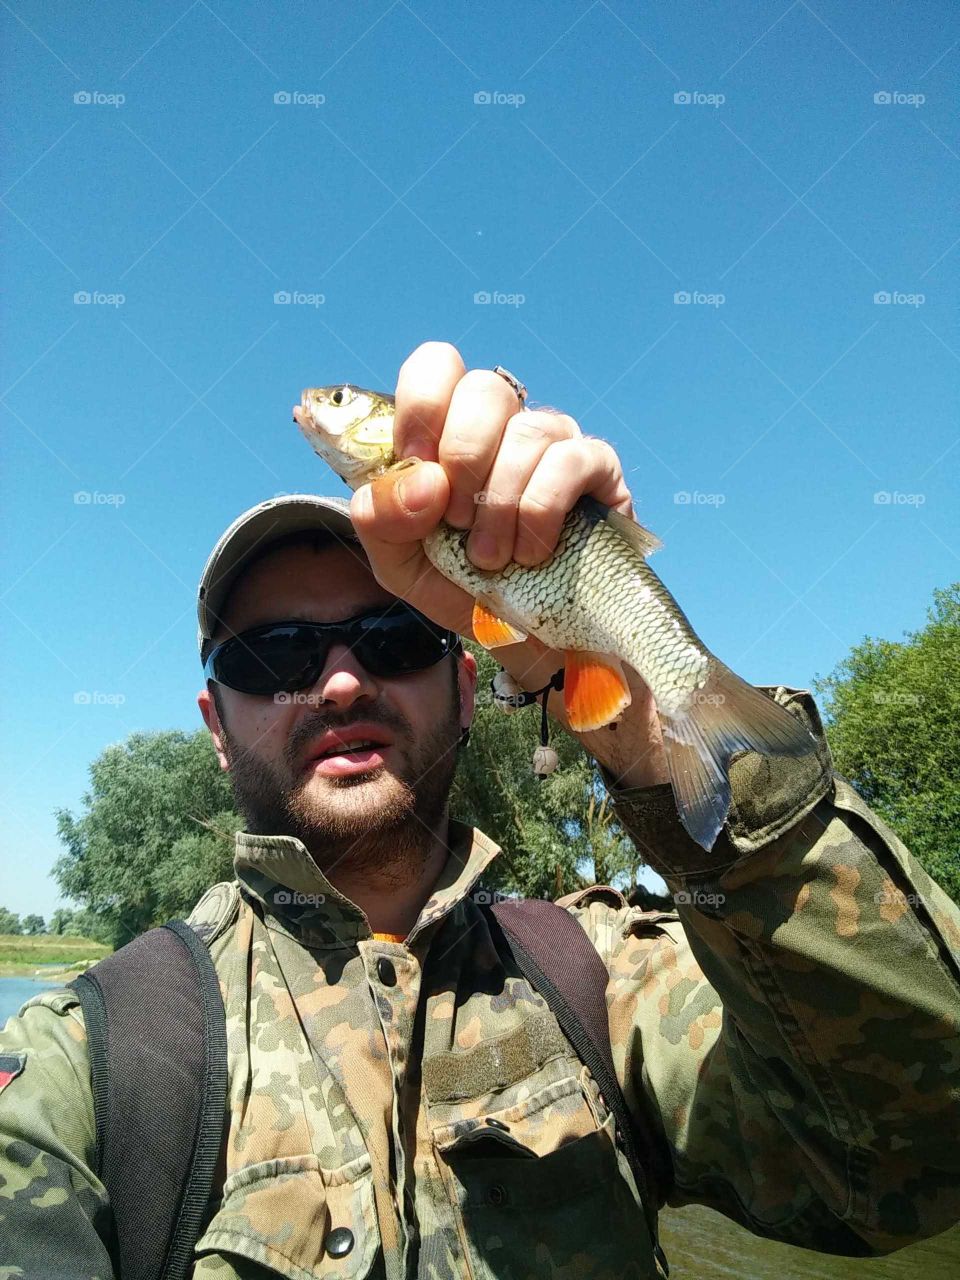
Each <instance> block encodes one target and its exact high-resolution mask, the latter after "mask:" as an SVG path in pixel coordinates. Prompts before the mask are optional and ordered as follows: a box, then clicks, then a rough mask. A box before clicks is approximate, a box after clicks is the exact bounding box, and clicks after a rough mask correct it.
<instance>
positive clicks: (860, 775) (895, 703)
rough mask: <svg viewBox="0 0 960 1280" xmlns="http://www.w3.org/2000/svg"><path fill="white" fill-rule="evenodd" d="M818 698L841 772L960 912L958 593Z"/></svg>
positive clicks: (846, 668) (861, 651) (860, 660)
mask: <svg viewBox="0 0 960 1280" xmlns="http://www.w3.org/2000/svg"><path fill="white" fill-rule="evenodd" d="M815 688H816V690H817V692H818V693H819V694H821V695H822V697H823V703H822V705H823V710H824V712H825V715H826V719H827V737H828V740H829V742H830V747H831V749H832V751H833V756H834V762H835V765H836V768H837V771H838V772H839V773H840V774H842V775H843V776H844V777H846V778H849V779H850V781H851V782H852V783H853V785H854V786H855V787H856V788H857V790H858V791H859V792H860V794H861V795H862V796H863V798H864V800H865V801H866V802H867V804H869V805H870V807H871V808H872V809H874V810H875V811H876V812H877V813H878V814H879V815H880V816H881V817H882V818H883V819H884V821H885V822H887V823H888V824H889V825H890V826H891V827H893V829H894V830H895V831H896V832H897V834H898V835H899V836H900V838H901V839H902V840H903V842H904V843H905V844H906V845H907V847H908V848H909V849H910V851H911V852H912V853H913V854H914V855H915V856H916V857H917V858H918V859H919V861H920V862H921V863H922V864H923V866H924V868H925V869H926V871H927V872H928V873H929V874H930V875H931V876H932V877H933V878H934V879H935V880H936V881H938V882H939V883H940V884H941V885H942V886H943V888H944V889H946V891H947V892H948V893H949V894H950V895H951V896H952V897H953V898H954V899H955V900H956V901H958V902H960V583H954V584H953V585H952V586H951V587H949V588H946V589H944V590H938V591H935V592H934V603H933V605H932V607H931V608H930V610H929V611H928V620H927V623H926V626H924V627H923V628H922V629H921V630H919V631H916V632H914V633H912V634H908V635H907V636H906V638H905V639H904V640H902V641H892V640H873V639H869V638H867V639H864V641H863V643H862V644H859V645H857V646H856V647H855V648H854V649H853V650H852V651H851V653H850V655H849V656H848V657H847V658H846V659H844V661H843V662H841V663H840V665H839V666H838V667H837V669H836V670H835V671H834V672H833V673H832V674H831V675H829V676H827V677H826V679H823V680H818V681H817V682H816V684H815Z"/></svg>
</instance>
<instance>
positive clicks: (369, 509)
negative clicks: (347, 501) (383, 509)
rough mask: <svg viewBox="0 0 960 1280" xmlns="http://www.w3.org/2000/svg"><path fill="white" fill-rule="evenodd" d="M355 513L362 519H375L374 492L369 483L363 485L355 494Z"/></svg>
mask: <svg viewBox="0 0 960 1280" xmlns="http://www.w3.org/2000/svg"><path fill="white" fill-rule="evenodd" d="M353 501H354V504H355V505H354V509H353V510H354V515H356V516H357V517H359V519H361V520H372V519H373V493H372V492H371V490H370V486H369V485H368V484H365V485H363V486H362V487H361V488H359V489H358V490H357V492H356V493H355V494H354V498H353Z"/></svg>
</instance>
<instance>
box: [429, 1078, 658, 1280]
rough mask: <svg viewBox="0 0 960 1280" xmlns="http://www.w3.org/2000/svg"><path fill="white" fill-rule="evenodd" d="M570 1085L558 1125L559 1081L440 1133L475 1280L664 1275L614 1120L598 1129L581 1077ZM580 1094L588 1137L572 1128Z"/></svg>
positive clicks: (630, 1279)
mask: <svg viewBox="0 0 960 1280" xmlns="http://www.w3.org/2000/svg"><path fill="white" fill-rule="evenodd" d="M558 1083H559V1082H558ZM564 1084H566V1085H567V1087H568V1094H569V1096H568V1097H567V1099H566V1103H567V1105H566V1107H565V1108H562V1109H561V1114H565V1115H566V1123H565V1124H564V1125H562V1126H560V1127H555V1126H554V1127H552V1126H551V1121H550V1118H549V1111H550V1108H554V1109H555V1108H556V1104H557V1102H558V1101H559V1099H558V1098H557V1097H556V1096H555V1094H556V1089H557V1086H556V1085H555V1086H554V1087H553V1088H552V1089H551V1090H549V1091H541V1092H540V1093H539V1094H534V1095H532V1096H530V1097H528V1099H527V1100H526V1102H525V1103H521V1104H519V1105H514V1106H512V1107H507V1108H504V1109H502V1110H500V1111H496V1110H492V1111H491V1110H488V1111H486V1112H485V1114H483V1115H476V1114H473V1115H471V1116H470V1117H469V1119H468V1120H465V1121H463V1122H460V1123H459V1124H458V1123H456V1122H454V1123H452V1124H451V1123H448V1124H446V1125H443V1126H441V1127H440V1128H438V1129H435V1130H434V1141H435V1145H436V1148H437V1156H438V1160H439V1164H440V1168H441V1174H442V1176H443V1179H444V1182H445V1184H446V1187H447V1192H448V1196H449V1198H450V1200H451V1201H452V1203H453V1207H454V1212H455V1214H456V1216H457V1225H458V1228H459V1234H460V1240H461V1246H462V1248H463V1249H464V1252H465V1254H466V1256H467V1258H468V1259H469V1261H470V1265H471V1271H472V1274H473V1275H474V1277H476V1280H481V1278H482V1280H487V1278H488V1277H489V1278H492V1277H497V1280H541V1277H543V1276H545V1275H549V1276H551V1277H554V1280H560V1278H561V1277H567V1276H569V1277H574V1276H575V1277H577V1278H578V1280H588V1278H589V1280H608V1278H609V1280H649V1278H651V1277H655V1276H656V1275H657V1270H656V1266H655V1263H654V1261H653V1251H652V1247H651V1243H650V1237H649V1233H648V1230H647V1224H646V1220H645V1218H644V1215H643V1212H642V1210H641V1208H640V1206H639V1205H638V1204H637V1202H636V1200H635V1199H634V1196H633V1193H632V1191H631V1189H630V1187H629V1185H628V1184H627V1182H626V1181H625V1180H624V1178H623V1177H622V1175H621V1167H620V1161H619V1159H618V1155H617V1151H616V1147H615V1144H614V1122H613V1117H612V1115H608V1116H607V1117H606V1119H605V1120H604V1122H603V1123H602V1124H601V1125H600V1126H599V1127H597V1126H596V1124H595V1122H594V1121H593V1120H592V1111H591V1109H590V1108H589V1107H588V1106H587V1103H586V1099H585V1097H584V1094H583V1093H582V1092H581V1090H580V1085H579V1083H578V1081H577V1080H576V1079H573V1078H570V1079H569V1081H567V1082H564ZM574 1090H575V1091H576V1094H577V1095H579V1101H580V1103H581V1104H582V1108H583V1112H582V1113H581V1114H585V1115H586V1116H587V1117H590V1118H591V1119H590V1123H589V1124H588V1125H586V1126H585V1127H586V1130H587V1131H586V1132H582V1133H581V1136H574V1133H575V1129H571V1127H570V1123H569V1121H570V1119H571V1118H572V1111H571V1108H572V1107H573V1105H574V1103H575V1097H574V1095H573V1091H574ZM544 1092H547V1093H548V1095H549V1096H548V1099H545V1098H544V1096H543V1094H544ZM545 1109H546V1114H544V1113H545ZM577 1127H579V1126H577Z"/></svg>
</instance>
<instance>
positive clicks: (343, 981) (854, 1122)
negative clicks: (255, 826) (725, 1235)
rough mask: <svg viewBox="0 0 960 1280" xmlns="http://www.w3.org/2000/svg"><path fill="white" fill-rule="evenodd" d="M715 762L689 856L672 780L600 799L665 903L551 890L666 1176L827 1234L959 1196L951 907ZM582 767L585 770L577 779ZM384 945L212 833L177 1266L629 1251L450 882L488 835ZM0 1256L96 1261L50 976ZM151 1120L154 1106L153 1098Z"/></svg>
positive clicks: (474, 1267) (742, 1212)
mask: <svg viewBox="0 0 960 1280" xmlns="http://www.w3.org/2000/svg"><path fill="white" fill-rule="evenodd" d="M772 692H775V694H776V696H777V697H778V699H779V700H780V701H781V702H783V703H784V704H785V705H787V706H789V707H790V708H791V709H792V710H793V711H794V713H795V714H798V715H801V716H803V717H805V718H806V719H807V720H808V722H809V723H810V724H811V726H812V727H813V729H814V731H815V732H816V734H817V736H818V739H819V743H820V745H819V749H818V753H817V755H816V756H815V757H809V758H807V759H805V760H800V761H796V760H785V759H765V758H761V757H758V756H755V755H746V756H743V757H741V758H740V759H739V760H738V761H736V762H735V763H734V765H733V766H732V786H733V794H734V805H733V807H732V810H731V814H730V819H729V821H728V823H727V826H726V827H725V829H724V831H723V832H722V833H721V836H720V837H719V839H718V841H717V844H716V845H715V847H714V849H713V850H712V851H711V852H710V853H705V852H704V851H703V850H702V849H701V848H700V847H699V846H698V845H695V844H693V843H692V842H691V841H690V839H689V838H688V837H687V836H686V834H685V832H684V831H683V829H682V828H681V827H680V825H679V823H678V821H677V817H676V811H675V809H674V807H673V801H672V797H671V795H670V790H669V787H656V788H652V789H649V790H622V791H617V789H616V788H614V787H611V789H612V791H613V793H614V800H615V805H616V811H617V814H618V816H619V818H620V819H621V820H622V822H623V824H624V826H625V828H626V829H627V830H628V831H629V833H630V834H631V836H632V837H633V839H634V841H635V842H636V843H637V845H638V847H639V848H640V849H641V850H642V851H643V852H644V853H645V855H646V856H647V858H648V860H649V862H650V864H651V865H652V866H654V867H655V868H657V869H658V870H659V871H660V872H661V873H662V874H663V875H664V876H665V877H666V878H667V880H668V882H669V884H670V887H671V889H672V891H673V893H674V895H675V901H676V904H677V909H676V913H672V912H670V913H667V912H660V913H647V914H645V913H643V912H641V911H639V910H637V909H634V908H631V907H628V906H627V905H626V903H625V902H624V900H623V899H622V897H621V896H620V895H619V894H618V893H617V892H615V891H613V890H611V889H608V888H602V887H599V888H593V889H587V890H585V891H584V892H581V893H578V894H575V895H572V896H570V897H568V898H566V899H565V900H564V905H565V906H566V907H567V908H568V909H569V910H570V911H572V912H575V913H576V914H577V916H578V917H579V919H580V921H581V922H582V924H583V925H584V926H585V927H586V929H587V930H588V932H589V933H590V935H591V937H592V938H593V940H594V942H595V944H596V946H597V948H598V949H599V951H600V953H601V955H602V956H603V958H604V960H605V963H606V965H607V967H608V970H609V974H610V980H609V987H608V991H607V1000H608V1007H609V1018H610V1028H611V1034H612V1042H613V1047H614V1058H615V1062H616V1066H617V1070H618V1073H619V1076H620V1079H621V1082H622V1086H623V1090H624V1093H625V1095H626V1097H627V1100H628V1103H629V1104H630V1105H631V1106H632V1107H639V1106H641V1105H643V1104H644V1103H645V1105H647V1106H648V1107H649V1108H650V1109H651V1111H652V1113H653V1114H654V1116H655V1117H657V1118H658V1121H659V1123H660V1124H661V1125H662V1128H663V1131H664V1134H665V1137H666V1140H667V1142H668V1144H669V1147H670V1150H671V1152H672V1156H673V1162H674V1171H675V1177H676V1182H675V1190H674V1192H673V1194H672V1197H671V1202H672V1203H675V1204H685V1203H691V1202H696V1203H700V1204H707V1205H710V1206H713V1207H714V1208H716V1209H719V1210H721V1211H722V1212H724V1213H726V1214H727V1215H729V1216H730V1217H732V1218H734V1219H735V1220H737V1221H738V1222H740V1223H743V1224H744V1225H746V1226H747V1227H749V1228H750V1229H751V1230H753V1231H755V1232H758V1233H760V1234H762V1235H765V1236H769V1237H771V1238H775V1239H778V1240H784V1241H788V1242H792V1243H794V1244H799V1245H803V1246H806V1247H809V1248H813V1249H819V1250H824V1251H829V1252H835V1253H848V1254H863V1253H871V1252H883V1251H888V1250H891V1249H896V1248H897V1247H899V1246H902V1245H904V1244H907V1243H910V1242H911V1241H914V1240H916V1239H918V1238H920V1237H922V1236H924V1235H929V1234H933V1233H935V1232H938V1231H941V1230H943V1229H945V1228H946V1227H948V1226H950V1225H951V1224H953V1223H954V1222H955V1221H956V1220H957V1219H958V1218H960V1144H958V1142H957V1134H958V1132H960V1036H958V1022H960V985H958V968H957V966H958V953H960V913H958V912H957V910H956V908H955V907H954V906H953V904H952V903H950V902H949V901H948V899H947V898H946V897H945V895H944V894H943V893H942V892H941V891H940V890H939V889H938V888H937V886H936V885H935V884H933V883H932V882H931V881H930V880H929V878H928V877H927V876H926V875H925V874H924V873H923V871H922V870H921V869H920V868H919V867H918V865H917V864H916V862H915V861H914V860H913V859H912V858H911V856H910V854H909V853H908V852H907V850H906V849H905V848H904V847H903V845H902V844H901V843H900V841H899V840H898V839H897V838H896V837H895V836H894V835H893V834H892V832H891V831H890V830H889V829H888V828H887V827H886V826H884V824H883V823H882V822H880V821H879V820H878V819H877V818H876V817H875V816H874V815H873V814H872V813H871V812H870V810H869V809H868V808H867V807H866V806H865V805H864V804H863V802H862V801H861V800H860V799H859V798H858V797H857V795H856V794H855V792H854V791H853V789H852V788H851V787H850V786H849V785H848V784H847V783H846V782H844V781H842V780H841V779H839V778H836V777H835V776H834V775H833V772H832V769H831V766H830V759H829V753H828V750H827V748H826V746H825V744H824V742H823V738H822V731H821V728H820V723H819V719H818V717H817V713H816V709H815V708H814V706H813V703H812V702H811V700H810V699H809V697H808V695H806V694H800V693H796V692H794V691H790V690H787V689H784V688H783V687H781V688H779V689H777V690H776V691H772ZM609 782H611V780H610V779H608V783H609ZM450 843H451V856H450V858H449V861H448V863H447V866H446V870H445V872H444V873H443V875H442V876H441V878H440V880H439V882H438V883H437V885H436V887H435V890H434V892H433V895H432V897H431V898H430V900H429V901H428V902H427V904H426V906H425V907H424V909H423V912H422V914H421V915H420V918H419V920H418V922H417V924H416V927H415V928H414V929H413V931H412V932H411V933H410V935H409V937H408V938H407V939H406V941H405V942H403V943H397V942H388V941H378V940H377V939H375V938H374V937H373V935H372V934H371V931H370V928H369V925H368V923H367V920H366V918H365V916H364V915H363V914H362V913H361V912H360V910H359V909H358V908H357V907H356V906H355V905H354V904H353V903H351V902H349V901H348V900H347V899H346V898H344V897H343V896H342V895H341V894H339V893H338V892H337V890H336V889H335V888H334V887H333V885H331V884H330V883H329V882H328V881H327V880H326V879H325V878H324V876H323V875H322V874H321V873H320V871H319V870H318V869H317V867H316V865H315V864H314V862H313V861H312V860H311V858H310V857H309V855H308V854H307V852H306V850H305V849H304V847H303V846H302V845H301V844H300V843H299V842H298V841H296V840H294V839H291V838H288V837H282V836H273V837H255V836H251V835H247V834H241V835H239V836H238V838H237V851H236V872H237V880H236V882H234V883H229V884H222V885H218V886H216V887H215V888H214V889H212V890H211V891H210V892H209V893H208V894H207V895H206V896H205V897H204V898H203V899H202V900H201V902H200V903H199V905H198V906H197V908H196V910H195V911H194V913H193V915H192V917H191V921H192V923H193V925H194V926H195V927H196V928H197V929H198V930H199V931H200V933H201V936H203V937H204V938H205V940H206V942H207V944H208V946H209V948H210V951H211V955H212V957H213V960H214V963H215V966H216V969H217V972H218V974H219V976H220V979H221V986H222V990H223V995H224V1001H225V1005H226V1013H227V1027H228V1041H229V1050H228V1063H229V1079H230V1102H229V1117H228V1134H227V1140H226V1150H225V1177H226V1180H225V1182H224V1184H223V1194H222V1198H218V1199H217V1200H216V1202H215V1203H213V1204H212V1205H211V1206H210V1214H209V1220H208V1222H207V1224H206V1227H205V1230H204V1232H203V1235H202V1237H201V1239H200V1241H199V1244H198V1247H197V1254H196V1263H195V1270H194V1275H195V1277H197V1278H198V1280H201V1278H202V1280H255V1278H256V1280H267V1278H268V1277H276V1276H282V1277H287V1278H288V1280H306V1277H317V1276H323V1277H366V1276H371V1277H377V1278H378V1280H379V1278H386V1277H390V1280H400V1278H401V1277H403V1278H407V1277H414V1276H416V1277H425V1278H427V1277H429V1278H433V1280H444V1278H446V1277H477V1278H480V1277H511V1278H516V1280H520V1278H526V1277H530V1278H531V1280H532V1278H534V1277H537V1278H539V1277H543V1276H547V1275H549V1276H553V1277H558V1278H559V1277H563V1276H568V1277H574V1276H576V1277H580V1278H586V1277H597V1278H598V1280H600V1278H608V1277H610V1278H612V1277H616V1278H617V1280H631V1278H633V1277H648V1276H655V1275H656V1274H657V1272H656V1267H655V1263H654V1259H653V1255H652V1250H651V1244H650V1239H649V1236H648V1233H647V1228H646V1225H645V1220H644V1216H643V1214H642V1212H641V1211H640V1209H639V1208H638V1205H637V1203H636V1198H635V1194H634V1192H635V1188H634V1187H633V1184H632V1182H631V1181H630V1179H629V1175H628V1174H626V1173H625V1165H624V1162H623V1160H622V1158H620V1157H619V1155H618V1152H617V1150H616V1147H615V1143H614V1138H613V1133H612V1129H613V1126H612V1122H611V1117H610V1115H609V1113H608V1112H607V1109H606V1107H605V1105H604V1102H603V1100H602V1098H601V1097H600V1096H599V1093H598V1090H597V1088H596V1086H595V1084H594V1082H593V1080H592V1079H591V1078H590V1076H589V1075H588V1073H587V1071H586V1070H585V1069H584V1068H583V1067H581V1065H580V1064H579V1062H578V1061H577V1060H576V1058H575V1057H574V1056H573V1054H572V1052H571V1050H570V1048H569V1046H568V1044H567V1042H566V1041H565V1040H564V1038H563V1036H562V1035H561V1034H560V1032H559V1028H558V1026H557V1024H556V1022H555V1020H554V1018H553V1016H552V1015H551V1014H550V1012H549V1010H548V1009H547V1008H546V1005H545V1003H544V1001H543V1000H542V999H541V998H540V997H539V996H538V995H537V994H536V993H535V992H534V991H532V990H531V989H530V987H529V986H528V985H527V983H526V982H525V981H524V979H523V978H522V977H520V976H519V974H518V971H517V969H516V967H515V965H514V964H513V962H512V959H511V958H510V957H508V956H507V955H505V954H504V952H503V949H502V944H500V943H498V942H497V940H496V939H495V938H494V937H493V936H492V935H491V933H490V931H489V929H488V925H487V917H486V916H485V914H484V913H483V912H482V911H481V909H480V907H479V905H478V903H477V902H476V901H475V900H474V893H475V890H476V886H477V883H478V881H479V880H480V878H481V876H482V874H483V872H484V869H485V868H486V867H487V866H488V865H489V863H490V861H491V860H492V859H493V858H494V857H495V856H496V855H497V852H498V850H497V848H496V846H494V845H493V844H492V843H491V842H490V841H489V840H487V839H486V838H485V837H484V836H483V835H482V834H481V833H479V832H477V831H471V830H470V829H468V828H465V827H461V826H458V825H453V826H452V828H451V841H450ZM0 1056H3V1057H5V1058H6V1059H7V1062H8V1065H9V1060H10V1059H11V1058H14V1059H16V1060H17V1061H18V1062H19V1063H20V1064H21V1065H22V1070H21V1071H20V1072H19V1074H18V1075H16V1076H15V1078H13V1079H12V1080H11V1081H10V1083H9V1084H8V1085H7V1086H6V1088H5V1089H3V1091H2V1093H0V1220H2V1223H3V1228H2V1232H0V1277H2V1278H4V1280H5V1278H6V1277H14V1276H16V1277H30V1278H31V1280H32V1278H33V1277H38V1278H39V1277H42V1278H43V1280H56V1278H61V1277H62V1278H63V1280H80V1278H81V1277H84V1278H90V1277H101V1278H104V1280H106V1277H109V1276H110V1275H111V1274H112V1273H111V1267H110V1261H109V1257H108V1254H107V1252H106V1249H105V1246H104V1243H103V1241H104V1238H105V1237H106V1234H107V1224H108V1222H109V1205H108V1204H107V1203H106V1197H105V1193H104V1189H103V1186H102V1184H101V1183H100V1182H99V1180H98V1179H97V1177H96V1174H95V1173H94V1171H93V1169H92V1165H93V1160H94V1120H93V1104H92V1099H91V1094H90V1083H89V1066H88V1059H87V1055H86V1048H85V1037H84V1028H83V1022H82V1018H81V1016H80V1013H79V1009H78V1007H77V1004H76V1001H75V999H74V998H73V995H72V993H71V992H69V991H53V992H46V993H43V994H40V995H38V996H37V997H35V998H34V999H33V1000H31V1001H30V1002H29V1003H28V1004H27V1005H26V1006H25V1007H24V1008H23V1010H22V1011H21V1012H20V1014H19V1015H18V1016H17V1017H15V1018H13V1019H11V1020H10V1022H9V1023H8V1024H7V1027H6V1029H5V1031H4V1032H3V1034H2V1036H0ZM157 1123H158V1124H162V1123H163V1117H162V1116H158V1117H157Z"/></svg>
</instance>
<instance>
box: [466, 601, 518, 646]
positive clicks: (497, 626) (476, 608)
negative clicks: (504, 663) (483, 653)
mask: <svg viewBox="0 0 960 1280" xmlns="http://www.w3.org/2000/svg"><path fill="white" fill-rule="evenodd" d="M471 625H472V626H473V635H474V639H475V640H476V642H477V644H482V645H483V647H484V649H499V648H500V647H501V645H505V644H516V643H517V642H518V641H519V640H526V638H527V636H526V632H524V631H520V630H518V628H517V627H514V626H512V625H511V624H510V623H509V622H505V621H504V620H503V618H498V617H497V615H496V614H495V613H493V612H492V611H491V610H490V609H488V608H487V606H486V605H485V604H481V603H480V601H479V600H475V601H474V602H473V619H472V623H471Z"/></svg>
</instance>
